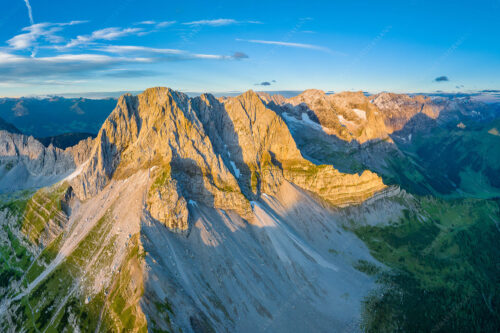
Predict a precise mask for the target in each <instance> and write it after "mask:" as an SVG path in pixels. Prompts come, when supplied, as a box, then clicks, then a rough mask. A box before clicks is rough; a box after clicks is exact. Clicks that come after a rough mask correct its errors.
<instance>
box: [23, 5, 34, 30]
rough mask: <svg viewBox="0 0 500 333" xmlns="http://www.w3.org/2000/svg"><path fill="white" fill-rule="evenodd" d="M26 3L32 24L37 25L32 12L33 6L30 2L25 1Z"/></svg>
mask: <svg viewBox="0 0 500 333" xmlns="http://www.w3.org/2000/svg"><path fill="white" fill-rule="evenodd" d="M24 3H26V8H28V16H29V19H30V24H31V25H33V24H35V21H33V11H32V10H31V5H30V2H29V0H24Z"/></svg>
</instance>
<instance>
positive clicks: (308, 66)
mask: <svg viewBox="0 0 500 333" xmlns="http://www.w3.org/2000/svg"><path fill="white" fill-rule="evenodd" d="M3 7H4V8H3V10H2V13H3V14H2V19H1V21H0V26H1V29H0V43H1V45H0V96H28V95H49V94H64V93H75V92H78V93H82V94H83V93H86V92H111V91H139V90H143V89H145V88H148V87H151V86H169V87H172V88H175V89H177V90H182V91H203V92H204V91H210V92H228V91H245V90H248V89H254V90H272V91H274V90H276V91H279V90H304V89H307V88H318V89H323V90H325V91H331V90H334V91H340V90H363V91H369V92H379V91H394V92H436V91H446V92H477V91H482V90H496V89H499V88H500V35H499V34H498V33H495V32H497V31H500V23H499V21H498V19H497V16H498V13H499V11H500V1H497V0H495V1H493V0H490V1H476V2H474V3H472V2H468V1H453V2H452V1H440V2H431V1H416V0H414V1H409V2H404V3H401V2H398V1H382V2H377V3H372V2H370V1H357V2H355V3H353V2H347V3H346V2H339V1H333V2H331V3H323V2H322V1H308V2H307V3H294V4H293V5H290V3H289V2H285V1H273V2H272V3H269V2H264V1H257V2H247V3H243V4H242V3H234V2H229V1H215V2H214V1H212V2H210V4H208V3H207V2H201V1H183V2H173V1H160V0H151V1H147V2H144V1H143V2H139V1H136V0H132V1H127V2H123V3H117V2H116V1H110V0H100V1H96V0H89V1H85V2H83V1H61V0H54V1H51V2H50V5H48V4H47V3H46V2H42V1H40V0H12V1H9V2H8V3H4V4H3Z"/></svg>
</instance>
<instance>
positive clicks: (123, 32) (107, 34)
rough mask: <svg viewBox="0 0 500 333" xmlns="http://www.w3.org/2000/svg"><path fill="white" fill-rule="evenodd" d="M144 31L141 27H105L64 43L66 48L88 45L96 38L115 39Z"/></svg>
mask: <svg viewBox="0 0 500 333" xmlns="http://www.w3.org/2000/svg"><path fill="white" fill-rule="evenodd" d="M141 32H144V29H142V28H115V27H113V28H105V29H100V30H96V31H94V32H92V34H91V35H81V36H77V37H76V38H75V39H72V40H71V41H70V42H69V43H67V44H66V45H65V47H66V48H70V47H75V46H79V45H88V44H90V43H93V42H94V41H98V40H115V39H118V38H121V37H125V36H130V35H138V34H139V33H141Z"/></svg>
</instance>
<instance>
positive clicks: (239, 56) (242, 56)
mask: <svg viewBox="0 0 500 333" xmlns="http://www.w3.org/2000/svg"><path fill="white" fill-rule="evenodd" d="M233 58H234V59H247V58H248V55H247V54H246V53H243V52H234V54H233Z"/></svg>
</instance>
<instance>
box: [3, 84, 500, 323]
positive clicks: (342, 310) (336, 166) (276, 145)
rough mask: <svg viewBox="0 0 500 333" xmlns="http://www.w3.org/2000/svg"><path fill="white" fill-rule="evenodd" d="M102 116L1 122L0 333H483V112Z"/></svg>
mask: <svg viewBox="0 0 500 333" xmlns="http://www.w3.org/2000/svg"><path fill="white" fill-rule="evenodd" d="M3 103H6V102H3ZM86 103H90V102H88V101H87V102H86ZM92 103H96V104H99V102H92ZM106 103H108V102H106ZM109 103H111V102H109ZM113 104H116V106H115V108H114V109H113V111H111V113H110V114H109V116H108V117H107V118H106V119H105V120H104V121H103V123H102V125H101V126H100V129H99V130H98V131H97V132H92V131H90V130H89V132H90V133H89V134H88V135H87V134H85V135H81V136H80V135H76V134H75V135H71V136H69V137H66V138H64V137H63V138H59V139H57V138H58V135H60V134H61V132H54V131H45V132H43V133H38V134H31V135H35V136H38V137H41V136H45V137H51V138H49V139H47V140H45V141H44V140H42V139H41V140H40V141H39V140H37V139H35V138H34V137H33V136H31V135H28V132H26V131H25V129H26V128H27V127H26V126H20V127H19V128H20V130H16V127H14V125H10V124H9V123H7V122H5V123H6V125H3V124H4V122H0V126H1V127H0V129H1V130H0V223H1V224H2V225H1V228H0V239H1V240H2V242H1V244H2V245H1V246H0V260H1V266H0V329H1V330H2V331H6V332H10V331H12V332H73V331H77V332H78V331H80V332H91V331H92V332H101V331H102V332H108V331H113V332H115V331H116V332H122V331H127V332H255V331H258V332H274V331H279V332H281V331H283V332H289V331H295V332H311V331H317V332H329V331H336V332H357V331H367V332H400V331H404V332H409V331H415V332H420V331H422V332H423V331H427V332H428V331H435V332H450V331H457V330H462V331H464V330H465V331H475V330H478V328H480V330H481V331H484V332H495V331H497V330H498V329H499V328H500V317H499V315H498V313H499V310H500V283H499V281H498V277H499V276H500V266H499V263H498V262H497V258H498V257H500V245H499V244H500V200H499V197H500V195H499V193H500V182H499V180H500V177H499V174H500V150H499V147H500V135H499V134H498V130H500V122H499V121H500V105H498V104H486V103H483V102H478V101H474V100H471V99H470V98H467V97H452V98H446V97H428V96H423V95H417V96H409V95H405V94H393V93H380V94H377V95H372V96H366V95H365V94H363V93H362V92H342V93H337V94H326V93H324V92H323V91H321V90H307V91H305V92H303V93H301V94H299V95H297V96H294V97H290V98H285V97H283V96H280V95H269V94H268V93H257V92H254V91H247V92H245V93H243V94H241V95H238V96H234V97H220V98H216V97H215V96H213V95H211V94H202V95H200V96H196V97H189V96H187V95H186V94H184V93H181V92H178V91H175V90H172V89H170V88H163V87H156V88H150V89H147V90H146V91H144V92H143V93H141V94H138V95H131V94H125V95H123V96H121V97H120V98H119V99H118V100H114V101H113ZM9 108H10V106H9ZM89 108H90V107H89ZM97 111H99V110H97ZM97 111H96V112H97ZM89 112H90V111H89ZM99 112H101V111H99ZM6 120H7V121H11V119H10V118H6ZM96 121H97V120H96ZM16 126H17V125H16ZM78 128H79V127H78V126H76V127H75V128H74V129H71V131H72V132H77V131H75V130H77V129H78ZM89 129H90V128H89ZM82 130H85V131H86V130H87V128H82ZM22 133H26V134H22ZM92 133H95V134H96V135H95V136H94V135H92ZM78 139H82V140H81V141H79V142H78V143H77V144H73V143H75V142H77V141H78ZM42 142H43V144H42ZM56 142H59V143H58V144H56Z"/></svg>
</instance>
